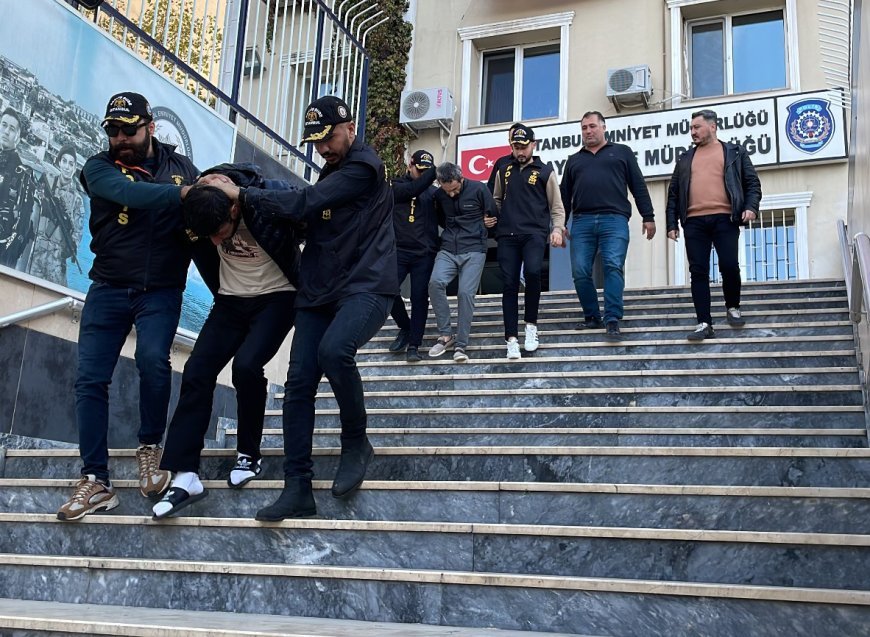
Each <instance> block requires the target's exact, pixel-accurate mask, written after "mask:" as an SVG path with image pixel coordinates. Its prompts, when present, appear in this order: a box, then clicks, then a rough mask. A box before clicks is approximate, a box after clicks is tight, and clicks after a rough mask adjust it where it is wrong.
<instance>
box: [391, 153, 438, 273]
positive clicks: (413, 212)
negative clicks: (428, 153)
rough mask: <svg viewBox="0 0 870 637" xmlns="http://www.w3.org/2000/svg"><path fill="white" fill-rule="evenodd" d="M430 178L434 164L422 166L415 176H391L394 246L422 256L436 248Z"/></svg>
mask: <svg viewBox="0 0 870 637" xmlns="http://www.w3.org/2000/svg"><path fill="white" fill-rule="evenodd" d="M433 181H435V167H434V166H433V167H432V168H428V169H426V170H424V171H423V174H421V175H420V177H419V178H418V179H414V178H413V177H412V176H411V173H406V174H405V175H403V176H402V177H399V178H398V179H394V180H393V184H392V185H393V229H394V230H395V232H396V247H397V248H398V249H399V250H402V251H403V252H413V253H414V254H419V255H421V256H422V255H427V254H432V253H434V252H435V251H436V250H437V249H438V219H437V218H436V216H435V199H434V196H433V195H434V190H435V189H434V188H432V187H431V186H432V182H433Z"/></svg>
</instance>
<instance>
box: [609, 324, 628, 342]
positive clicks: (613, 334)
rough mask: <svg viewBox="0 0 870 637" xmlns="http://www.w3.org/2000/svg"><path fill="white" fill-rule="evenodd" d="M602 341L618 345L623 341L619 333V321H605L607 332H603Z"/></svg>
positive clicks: (623, 338)
mask: <svg viewBox="0 0 870 637" xmlns="http://www.w3.org/2000/svg"><path fill="white" fill-rule="evenodd" d="M604 340H605V341H611V342H612V343H618V342H619V341H622V340H625V337H624V336H623V335H622V332H620V331H619V321H607V331H606V332H604Z"/></svg>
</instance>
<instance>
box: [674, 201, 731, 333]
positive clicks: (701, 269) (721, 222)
mask: <svg viewBox="0 0 870 637" xmlns="http://www.w3.org/2000/svg"><path fill="white" fill-rule="evenodd" d="M683 236H684V237H685V238H686V255H687V256H688V258H689V272H690V273H691V275H692V301H693V302H694V304H695V314H696V315H697V318H698V322H699V323H709V324H710V325H712V324H713V317H712V316H711V315H710V249H711V248H712V247H714V246H715V248H716V255H717V256H718V257H719V272H720V273H721V274H722V293H723V294H724V295H725V307H726V308H728V307H740V263H739V261H738V256H737V246H738V241H739V240H740V226H738V225H736V224H734V223H732V222H731V218H730V216H729V215H724V214H722V215H706V216H703V217H690V218H688V219H687V220H686V223H685V225H684V226H683Z"/></svg>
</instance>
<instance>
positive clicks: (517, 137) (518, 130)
mask: <svg viewBox="0 0 870 637" xmlns="http://www.w3.org/2000/svg"><path fill="white" fill-rule="evenodd" d="M533 141H535V131H533V130H532V129H531V128H529V127H528V126H524V125H523V124H517V125H516V126H514V127H513V129H512V130H511V144H520V145H522V146H528V145H529V144H530V143H532V142H533Z"/></svg>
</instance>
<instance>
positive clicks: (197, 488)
mask: <svg viewBox="0 0 870 637" xmlns="http://www.w3.org/2000/svg"><path fill="white" fill-rule="evenodd" d="M172 487H178V488H179V489H184V490H185V491H187V492H188V493H189V494H190V495H199V494H200V493H202V492H203V490H204V487H203V486H202V482H200V481H199V476H198V475H197V474H195V473H192V472H182V473H176V474H175V478H173V480H172V484H171V485H169V489H170V490H172ZM171 508H172V504H170V503H169V502H167V501H165V500H160V502H158V503H157V504H155V505H154V506H153V507H151V510H152V511H153V512H154V515H164V514H165V513H167V512H168V511H169V510H170V509H171Z"/></svg>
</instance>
